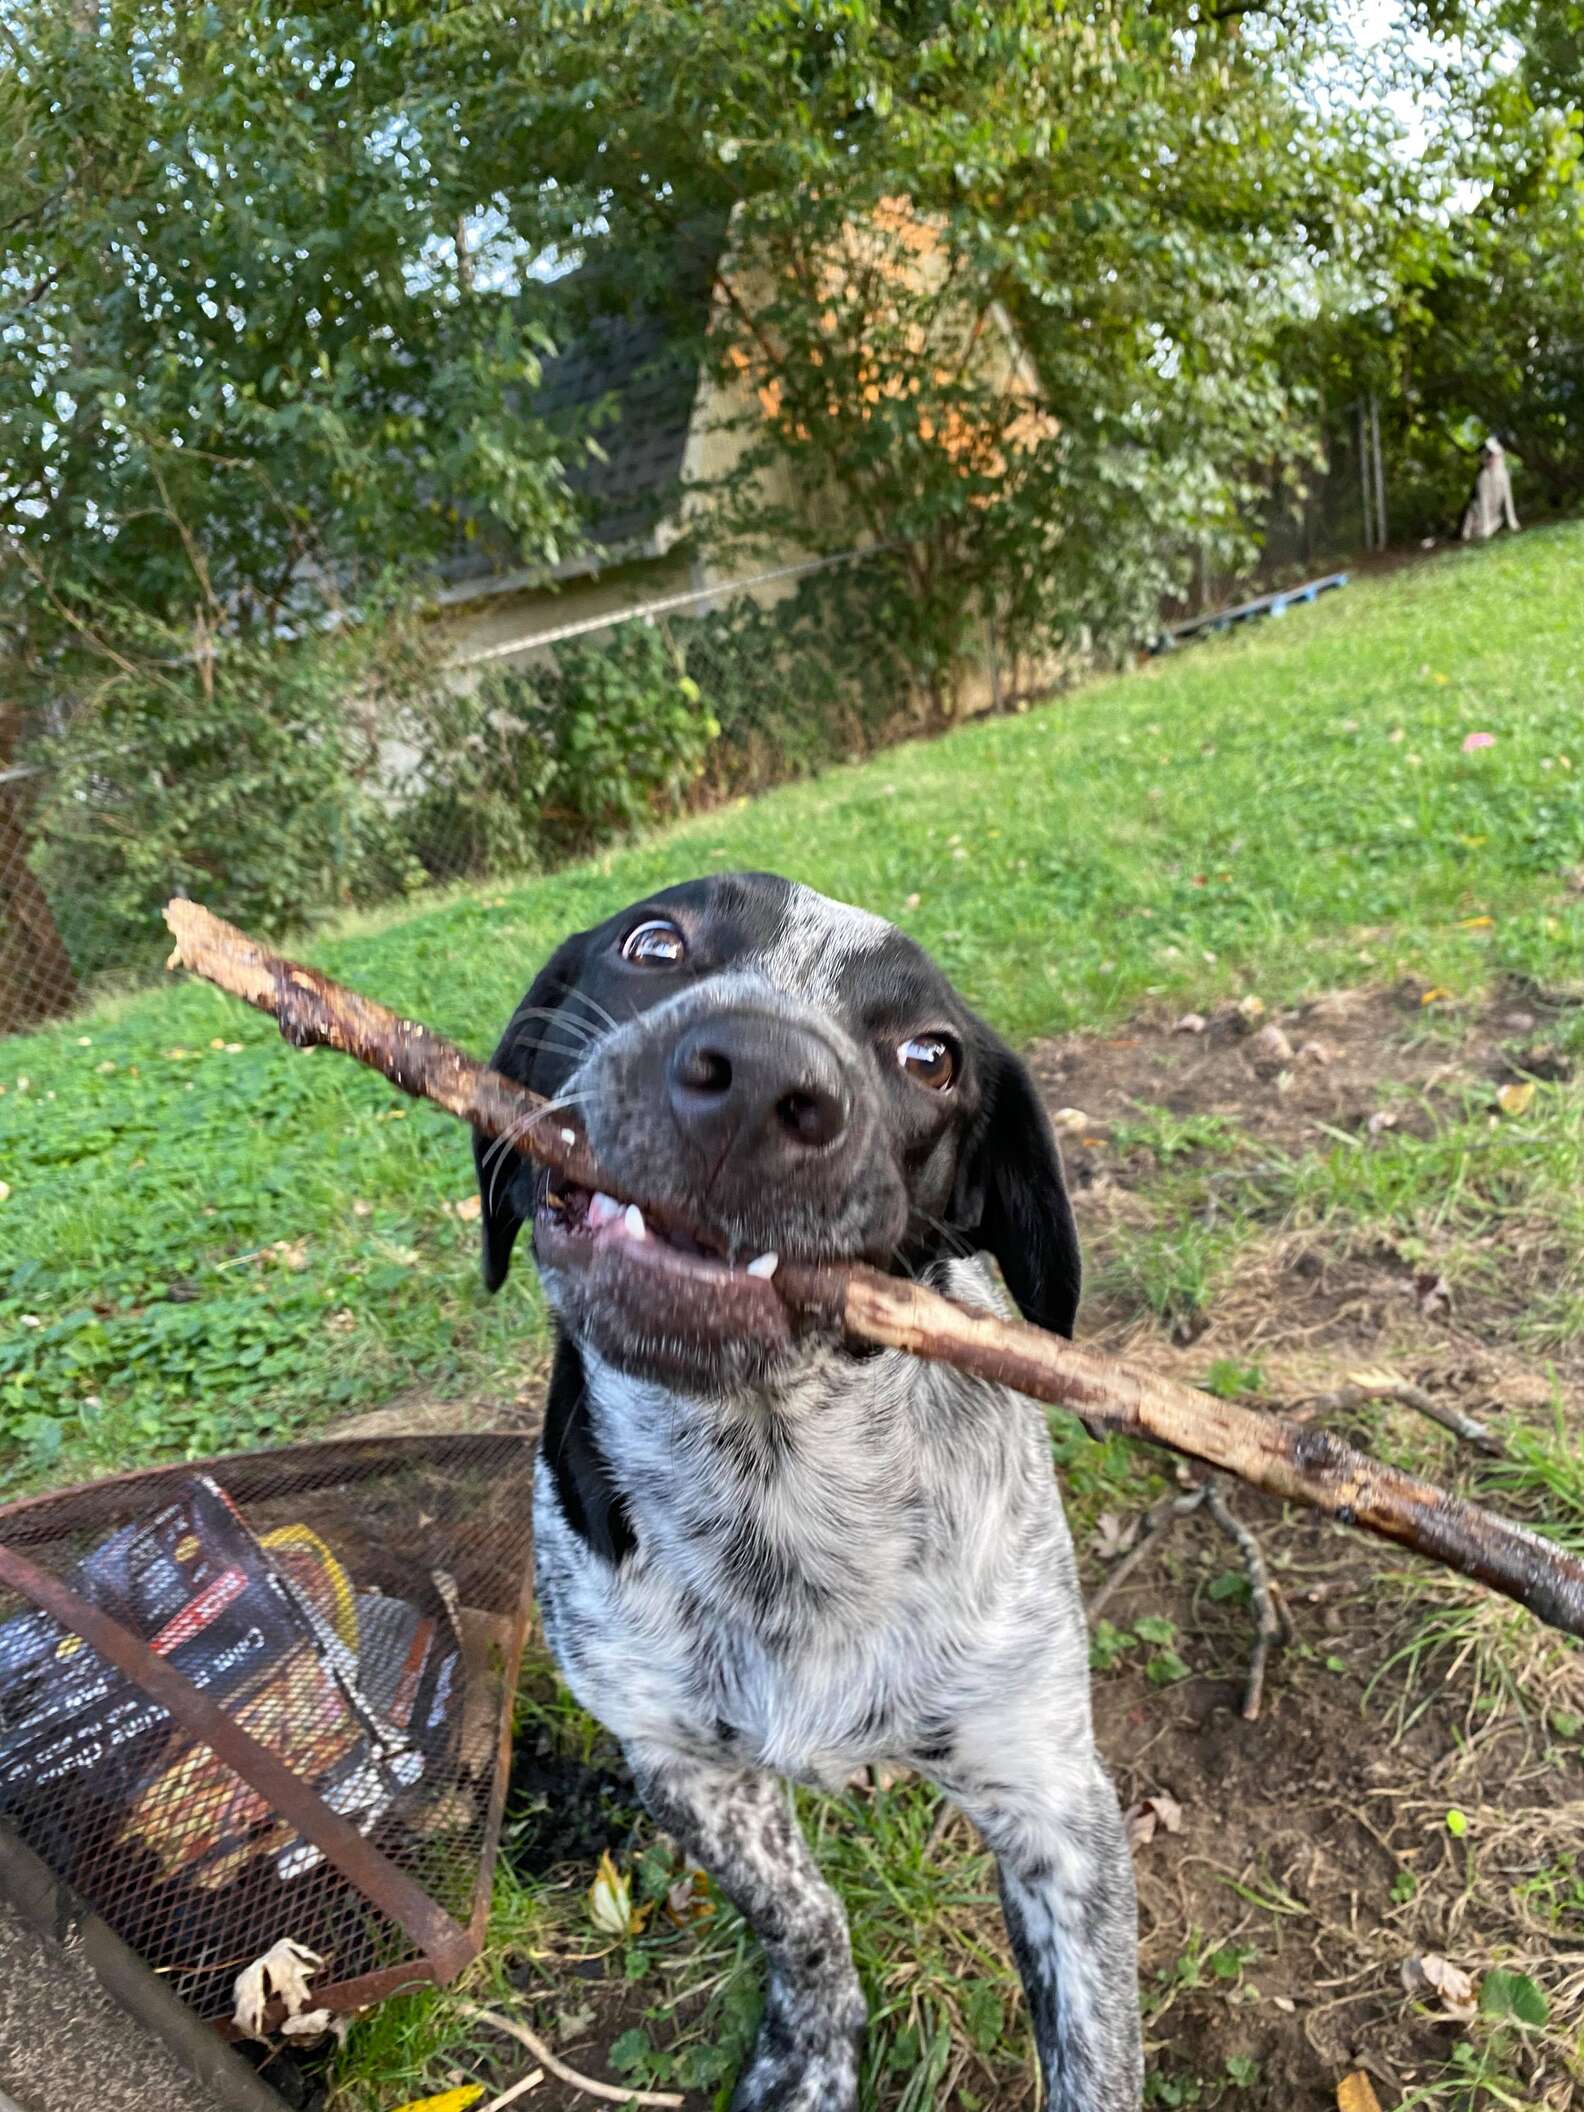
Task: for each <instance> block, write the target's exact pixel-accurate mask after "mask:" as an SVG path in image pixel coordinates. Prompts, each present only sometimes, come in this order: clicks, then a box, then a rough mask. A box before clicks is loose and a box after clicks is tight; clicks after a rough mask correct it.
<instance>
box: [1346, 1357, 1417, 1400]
mask: <svg viewBox="0 0 1584 2112" xmlns="http://www.w3.org/2000/svg"><path fill="white" fill-rule="evenodd" d="M1347 1382H1348V1384H1349V1385H1350V1386H1356V1387H1357V1388H1358V1390H1359V1392H1360V1393H1374V1394H1392V1393H1397V1392H1398V1391H1400V1389H1401V1387H1402V1383H1403V1379H1402V1373H1401V1372H1398V1371H1393V1370H1391V1369H1390V1367H1389V1366H1388V1365H1385V1364H1362V1365H1360V1367H1359V1369H1358V1370H1357V1371H1350V1372H1349V1373H1348V1375H1347Z"/></svg>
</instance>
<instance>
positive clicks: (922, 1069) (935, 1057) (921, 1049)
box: [897, 1034, 958, 1093]
mask: <svg viewBox="0 0 1584 2112" xmlns="http://www.w3.org/2000/svg"><path fill="white" fill-rule="evenodd" d="M897 1062H898V1063H899V1064H901V1066H902V1068H903V1070H905V1071H906V1072H907V1074H908V1076H909V1077H910V1078H912V1079H914V1080H916V1081H917V1083H918V1084H920V1085H927V1086H928V1087H929V1089H930V1091H931V1092H932V1093H944V1092H945V1091H946V1089H947V1087H948V1086H951V1085H954V1084H955V1083H956V1082H957V1062H958V1058H957V1044H956V1043H955V1042H954V1041H949V1040H948V1039H947V1037H946V1036H945V1035H944V1034H914V1035H912V1036H910V1037H909V1039H908V1040H906V1041H904V1042H903V1043H902V1045H901V1046H900V1047H899V1048H898V1050H897Z"/></svg>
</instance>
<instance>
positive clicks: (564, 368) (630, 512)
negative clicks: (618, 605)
mask: <svg viewBox="0 0 1584 2112" xmlns="http://www.w3.org/2000/svg"><path fill="white" fill-rule="evenodd" d="M721 246H722V237H721V233H720V231H719V229H718V228H711V229H707V230H703V231H701V230H699V229H696V228H695V229H689V230H686V231H684V233H683V234H682V235H681V236H679V246H678V260H679V261H678V265H677V269H676V271H675V272H674V274H673V276H672V279H671V282H670V283H669V285H668V286H667V287H666V288H665V292H664V298H663V300H662V299H656V300H654V301H652V302H650V303H647V304H639V303H635V302H634V301H633V299H632V295H631V290H630V288H628V287H626V286H625V285H624V284H623V282H622V279H621V277H620V274H619V270H618V269H617V267H616V264H615V263H614V261H613V260H612V259H611V258H610V257H609V256H608V255H607V254H603V253H602V254H601V255H599V256H598V257H597V259H596V261H594V262H592V263H590V264H588V265H585V266H583V267H582V268H581V269H579V270H577V271H573V272H569V273H568V274H567V275H566V277H565V278H564V279H561V280H559V281H558V282H556V285H555V287H554V293H555V309H556V311H557V314H558V319H557V317H552V319H551V329H552V333H553V334H554V336H555V337H556V339H557V340H558V341H559V343H560V344H561V346H562V348H563V349H562V350H560V351H559V352H557V353H554V354H553V355H552V356H551V357H549V358H547V359H546V360H545V361H544V363H543V367H542V369H541V373H540V380H539V386H538V387H537V389H535V390H534V392H533V394H532V395H531V396H530V397H529V398H528V399H527V402H526V404H525V406H524V408H525V410H526V411H527V412H528V414H530V415H531V416H533V417H534V418H537V419H543V420H544V421H545V423H546V424H547V425H548V426H549V427H550V428H551V430H552V431H553V432H554V433H555V434H556V435H557V437H558V438H559V439H560V440H561V441H562V442H563V444H564V445H565V448H566V458H567V461H568V463H569V467H568V469H567V472H566V481H567V484H568V486H569V487H570V489H571V491H572V493H573V495H574V497H575V498H576V499H577V500H578V501H579V502H580V506H581V509H582V511H583V515H584V522H585V526H586V529H587V532H588V536H589V539H590V543H591V545H592V549H591V550H588V551H584V552H581V553H579V554H577V555H575V556H574V557H572V558H570V559H568V560H567V561H566V562H565V563H563V564H561V565H558V566H556V567H554V568H552V571H551V573H550V574H549V575H548V576H550V577H556V578H561V577H567V576H570V575H572V574H576V573H580V572H587V571H590V570H593V569H594V568H595V567H596V566H597V565H598V564H599V563H600V562H601V561H602V560H603V561H606V562H610V561H614V560H618V559H620V558H623V557H635V556H650V555H658V554H659V544H658V540H657V539H658V538H659V536H660V534H661V531H662V529H663V528H664V526H665V523H666V521H667V519H668V517H670V516H671V515H672V514H673V513H674V511H675V508H676V502H677V500H678V498H679V497H680V485H681V476H682V463H683V457H684V454H685V452H686V448H687V440H688V432H689V429H690V427H691V424H692V419H693V405H694V399H695V397H696V396H697V394H698V385H699V360H698V354H697V349H696V348H697V346H698V343H699V341H700V340H701V339H702V337H703V334H704V331H705V328H706V326H707V324H708V320H709V303H710V298H711V292H712V288H713V284H714V273H715V264H716V260H717V258H718V257H719V254H720V250H721ZM589 436H592V438H593V439H594V441H595V443H596V445H597V447H598V450H599V452H598V453H597V454H594V453H588V452H587V451H586V450H585V449H584V448H583V446H582V442H583V440H584V439H585V438H586V437H589ZM481 525H482V524H481ZM490 542H491V538H490V537H488V536H487V535H486V536H482V537H479V538H478V539H476V540H474V541H470V542H469V543H468V544H467V545H466V546H465V547H463V548H460V549H459V550H458V551H457V552H456V554H455V556H454V557H453V558H452V560H451V561H450V563H448V564H447V565H446V567H445V568H444V576H445V579H446V582H447V585H446V588H445V590H444V592H443V593H442V594H441V596H440V599H441V600H442V601H458V600H464V599H471V598H472V597H474V596H476V595H478V594H480V593H500V592H503V591H509V590H511V589H514V588H516V587H519V586H522V585H526V584H528V583H529V582H530V581H533V580H542V579H544V578H545V577H546V576H547V574H546V572H545V569H544V567H542V566H539V567H531V568H526V569H522V570H517V569H512V570H504V569H503V568H502V566H501V564H500V559H499V552H498V549H495V550H492V549H491V548H490V547H489V545H490Z"/></svg>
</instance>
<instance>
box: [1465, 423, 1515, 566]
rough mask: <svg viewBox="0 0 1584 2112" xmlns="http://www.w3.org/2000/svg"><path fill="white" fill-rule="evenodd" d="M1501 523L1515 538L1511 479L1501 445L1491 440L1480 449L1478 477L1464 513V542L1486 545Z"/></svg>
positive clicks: (1493, 439) (1494, 439) (1497, 441)
mask: <svg viewBox="0 0 1584 2112" xmlns="http://www.w3.org/2000/svg"><path fill="white" fill-rule="evenodd" d="M1504 521H1505V523H1506V524H1507V526H1508V527H1509V528H1510V529H1511V530H1512V531H1513V533H1514V534H1516V533H1517V530H1518V515H1517V513H1516V511H1515V510H1514V507H1513V495H1512V478H1511V477H1510V476H1509V475H1508V473H1507V457H1506V455H1505V454H1504V453H1503V452H1502V444H1501V442H1500V441H1499V440H1497V439H1496V438H1494V436H1493V437H1492V438H1491V439H1489V440H1487V441H1486V443H1485V445H1484V446H1483V447H1482V448H1481V449H1480V466H1479V474H1478V475H1477V476H1476V477H1475V479H1474V489H1473V490H1472V491H1471V492H1470V493H1469V502H1468V504H1467V505H1466V506H1465V507H1464V509H1463V540H1464V542H1466V543H1486V542H1489V541H1490V539H1491V537H1492V536H1493V535H1494V534H1495V533H1496V531H1497V529H1498V528H1499V527H1501V525H1502V523H1503V522H1504Z"/></svg>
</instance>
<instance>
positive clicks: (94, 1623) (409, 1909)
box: [0, 1543, 479, 1984]
mask: <svg viewBox="0 0 1584 2112" xmlns="http://www.w3.org/2000/svg"><path fill="white" fill-rule="evenodd" d="M0 1583H3V1584H5V1585H7V1586H8V1587H9V1588H10V1589H11V1590H12V1591H14V1592H16V1593H17V1594H18V1595H19V1596H20V1597H22V1598H25V1599H28V1600H30V1601H31V1602H32V1603H33V1604H34V1605H35V1606H39V1607H42V1609H43V1610H44V1611H45V1612H46V1613H48V1614H49V1615H51V1617H52V1618H53V1619H55V1620H57V1621H59V1622H60V1624H61V1625H62V1627H64V1628H68V1629H70V1630H71V1631H72V1633H73V1634H75V1635H80V1636H81V1637H82V1639H83V1641H84V1642H85V1643H87V1644H88V1645H89V1646H90V1648H92V1649H94V1650H96V1651H97V1652H98V1654H99V1655H100V1657H102V1658H104V1659H105V1660H106V1661H107V1662H108V1663H110V1664H112V1665H114V1666H115V1667H116V1669H117V1670H118V1671H119V1672H122V1673H124V1674H125V1676H126V1677H127V1678H128V1679H130V1680H131V1681H132V1682H133V1683H134V1685H136V1686H138V1687H141V1688H142V1690H143V1692H144V1693H146V1694H148V1695H150V1696H151V1697H152V1698H153V1699H154V1700H155V1701H157V1702H159V1703H160V1705H161V1706H162V1707H163V1708H164V1709H166V1710H167V1711H168V1713H169V1714H170V1716H171V1717H172V1718H173V1719H174V1721H175V1722H177V1723H178V1724H180V1725H181V1727H182V1728H183V1730H186V1731H190V1732H191V1733H192V1735H193V1736H194V1737H196V1738H200V1739H202V1740H203V1742H204V1743H205V1744H206V1745H207V1746H209V1748H210V1749H211V1751H213V1752H214V1753H215V1754H216V1755H217V1756H218V1757H219V1758H220V1759H221V1760H223V1761H224V1762H225V1764H226V1765H227V1766H228V1767H230V1768H231V1769H233V1770H234V1772H235V1773H236V1774H237V1775H239V1776H240V1777H241V1778H242V1780H243V1781H244V1782H246V1783H248V1784H249V1785H250V1786H251V1787H252V1788H254V1789H257V1790H258V1791H260V1793H261V1794H262V1795H264V1796H265V1797H267V1798H268V1799H269V1801H270V1803H271V1804H272V1805H273V1807H274V1808H275V1810H276V1811H278V1812H279V1813H280V1815H281V1817H282V1818H284V1819H285V1820H286V1821H287V1822H288V1824H290V1825H291V1826H293V1827H294V1828H295V1829H296V1831H297V1832H298V1833H299V1834H301V1835H302V1837H303V1839H304V1840H307V1841H310V1842H311V1843H312V1844H313V1846H314V1847H316V1848H317V1849H318V1850H319V1851H320V1853H321V1854H322V1855H323V1856H324V1857H325V1859H326V1861H327V1862H329V1863H331V1864H333V1865H334V1867H335V1868H336V1869H337V1870H339V1871H340V1873H341V1875H342V1876H343V1877H344V1878H346V1880H347V1881H348V1883H349V1884H351V1885H353V1886H355V1887H356V1889H357V1890H358V1891H359V1892H360V1893H361V1894H362V1895H363V1896H364V1897H365V1898H366V1899H368V1900H369V1902H370V1903H371V1904H372V1905H373V1906H376V1907H378V1908H379V1909H380V1911H381V1912H382V1913H383V1914H385V1915H387V1916H388V1917H389V1918H390V1920H391V1921H393V1922H394V1923H395V1924H396V1926H397V1927H398V1928H399V1929H400V1930H401V1931H402V1932H403V1934H404V1935H405V1936H407V1937H408V1938H409V1940H410V1941H411V1942H412V1943H414V1944H416V1946H417V1947H418V1949H419V1950H420V1951H422V1952H423V1953H424V1955H425V1957H426V1958H427V1959H428V1960H429V1962H430V1964H431V1966H432V1968H433V1971H434V1976H435V1978H436V1979H437V1980H438V1981H440V1982H441V1983H442V1984H444V1983H445V1982H446V1981H449V1980H453V1979H455V1977H456V1976H457V1974H458V1973H460V1972H461V1971H462V1969H463V1968H464V1967H465V1966H467V1965H470V1964H471V1963H472V1961H473V1960H474V1958H476V1957H477V1955H478V1948H479V1947H478V1944H477V1942H476V1941H475V1940H474V1938H473V1937H472V1936H471V1935H469V1934H468V1932H467V1931H466V1930H465V1929H462V1928H460V1927H459V1926H458V1924H457V1923H456V1922H455V1921H454V1920H453V1919H452V1917H451V1916H450V1915H449V1914H448V1913H447V1912H446V1910H445V1909H444V1908H443V1907H442V1906H440V1905H439V1904H438V1903H437V1902H436V1901H435V1900H433V1899H431V1898H430V1897H429V1895H428V1893H427V1892H425V1891H424V1889H423V1887H422V1886H421V1885H419V1884H418V1883H417V1882H416V1881H415V1880H414V1879H413V1878H411V1877H409V1875H408V1874H407V1872H406V1871H405V1870H402V1869H400V1868H398V1866H397V1865H396V1864H395V1863H393V1862H392V1861H391V1860H390V1858H389V1857H388V1856H386V1855H385V1854H383V1853H382V1852H381V1851H380V1850H379V1849H378V1848H376V1847H375V1846H374V1844H373V1842H372V1841H369V1840H366V1839H365V1838H364V1836H363V1835H362V1834H361V1833H359V1832H358V1830H357V1828H356V1827H355V1826H354V1825H352V1824H351V1822H350V1821H349V1820H347V1819H345V1818H343V1817H342V1816H341V1814H340V1813H339V1812H337V1811H332V1810H331V1809H330V1806H329V1805H328V1804H326V1803H325V1801H324V1799H323V1798H322V1797H320V1796H318V1795H317V1794H316V1793H315V1791H314V1790H312V1789H311V1788H310V1787H309V1786H308V1784H307V1783H306V1782H304V1781H302V1780H301V1779H300V1778H299V1777H298V1776H296V1775H294V1774H293V1773H292V1771H291V1769H290V1768H289V1767H287V1766H286V1765H285V1763H284V1762H283V1761H282V1760H280V1759H279V1758H278V1757H277V1756H276V1755H275V1754H274V1753H272V1752H271V1751H270V1750H269V1748H268V1747H267V1746H265V1745H261V1744H260V1743H259V1741H258V1740H257V1739H256V1738H254V1737H252V1736H251V1735H250V1734H249V1733H248V1732H247V1731H245V1730H243V1728H242V1726H241V1725H240V1724H239V1723H237V1722H236V1721H235V1720H234V1719H233V1718H232V1717H230V1716H228V1715H227V1714H226V1712H225V1710H224V1709H222V1708H221V1707H220V1706H219V1704H218V1703H217V1702H215V1701H212V1700H211V1699H210V1697H209V1696H208V1695H207V1694H205V1693H203V1692H202V1691H201V1690H200V1689H199V1688H197V1687H195V1686H194V1685H193V1683H192V1681H191V1680H189V1679H187V1678H186V1677H185V1676H184V1675H183V1674H182V1673H180V1672H178V1671H177V1670H176V1668H175V1666H174V1665H172V1664H170V1663H168V1662H167V1660H166V1659H164V1658H162V1657H159V1656H157V1655H156V1654H155V1652H154V1651H152V1650H151V1649H150V1648H149V1647H148V1645H147V1643H145V1642H144V1641H143V1640H142V1638H141V1637H139V1636H136V1635H134V1634H133V1633H132V1631H131V1630H130V1629H129V1628H125V1627H123V1626H122V1624H121V1623H120V1622H119V1621H117V1620H115V1619H113V1618H112V1616H111V1615H109V1614H108V1613H106V1612H105V1611H104V1610H103V1608H101V1607H98V1606H95V1605H93V1604H92V1603H91V1601H89V1600H88V1599H85V1598H84V1597H83V1596H82V1594H81V1593H80V1592H78V1591H74V1590H73V1589H72V1587H71V1586H70V1585H69V1584H67V1583H65V1582H64V1581H63V1580H62V1579H61V1578H60V1577H56V1576H53V1575H51V1574H50V1572H49V1571H48V1570H44V1569H40V1568H39V1566H38V1564H37V1563H35V1562H32V1561H30V1560H29V1558H28V1557H27V1556H26V1555H23V1554H20V1553H18V1551H17V1550H16V1548H14V1547H10V1546H6V1545H4V1544H3V1543H0Z"/></svg>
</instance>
